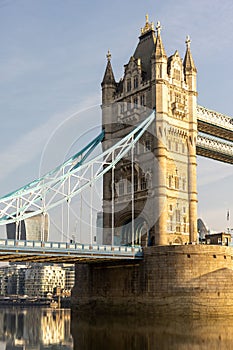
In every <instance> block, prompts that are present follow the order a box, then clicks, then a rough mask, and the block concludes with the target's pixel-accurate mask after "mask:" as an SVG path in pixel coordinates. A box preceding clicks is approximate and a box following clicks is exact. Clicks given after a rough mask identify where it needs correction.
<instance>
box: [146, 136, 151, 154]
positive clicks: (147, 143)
mask: <svg viewBox="0 0 233 350" xmlns="http://www.w3.org/2000/svg"><path fill="white" fill-rule="evenodd" d="M148 151H151V140H149V139H146V141H145V152H148Z"/></svg>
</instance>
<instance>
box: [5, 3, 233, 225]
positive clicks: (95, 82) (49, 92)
mask: <svg viewBox="0 0 233 350" xmlns="http://www.w3.org/2000/svg"><path fill="white" fill-rule="evenodd" d="M146 13H148V14H149V18H150V20H151V21H154V22H155V23H156V22H157V21H158V20H160V22H161V25H162V27H163V28H162V39H163V42H164V46H165V49H166V53H167V55H171V54H173V53H174V51H175V50H176V49H177V50H178V51H179V53H180V55H181V57H184V52H185V38H186V35H187V34H189V35H190V37H191V41H192V42H191V50H192V54H193V57H194V60H195V64H196V66H197V69H198V93H199V97H198V103H199V104H201V105H203V106H206V107H208V108H210V109H214V110H217V111H219V112H222V113H225V114H228V115H231V116H233V104H232V86H231V82H232V79H233V70H232V59H233V45H232V42H233V31H232V27H233V3H232V0H224V1H222V0H221V1H220V0H196V1H193V0H177V1H171V0H167V1H163V2H161V1H155V0H153V1H152V0H147V1H138V0H127V1H122V0H117V1H109V0H108V1H106V0H99V1H85V0H0V47H1V49H0V121H1V138H0V149H1V151H0V164H1V172H0V195H3V194H5V193H7V192H9V191H12V190H13V189H16V188H18V187H19V186H21V185H24V184H25V183H27V182H29V181H31V180H32V179H34V178H36V177H38V175H39V173H40V172H43V170H44V171H46V170H49V169H50V168H51V167H53V166H54V165H55V164H56V163H60V162H61V161H62V160H63V159H64V157H65V156H66V155H67V154H68V153H69V152H70V147H71V145H72V144H73V143H75V142H76V144H78V143H77V140H78V139H79V137H80V136H82V134H83V133H84V132H85V130H90V129H93V130H94V131H95V130H96V126H97V125H98V123H99V116H98V113H97V116H96V120H95V117H93V113H89V112H85V111H86V109H87V108H90V107H93V106H96V105H98V104H100V102H101V88H100V83H101V80H102V77H103V74H104V70H105V65H106V53H107V50H108V49H110V50H111V53H112V65H113V68H114V73H115V77H116V79H119V78H120V77H121V76H122V73H123V65H124V64H126V63H127V62H128V60H129V58H130V56H131V55H132V54H133V52H134V49H135V47H136V45H137V41H138V36H139V35H140V28H141V27H143V26H144V23H145V14H146ZM93 108H96V107H93ZM86 115H88V116H89V117H88V118H86V117H85V116H86ZM75 122H77V124H74V123H75ZM77 125H78V126H77ZM93 130H92V131H93ZM94 131H93V133H94ZM232 183H233V167H232V166H230V165H225V164H221V163H218V162H215V161H210V160H207V159H204V158H198V191H199V215H200V216H201V217H202V218H203V220H204V221H205V222H206V223H207V225H208V226H209V227H210V228H213V229H215V230H224V229H225V228H226V224H227V223H226V211H227V209H228V208H229V209H230V210H231V213H232V214H231V227H233V185H232Z"/></svg>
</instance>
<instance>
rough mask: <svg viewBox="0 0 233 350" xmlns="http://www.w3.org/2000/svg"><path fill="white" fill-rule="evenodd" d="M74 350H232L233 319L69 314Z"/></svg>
mask: <svg viewBox="0 0 233 350" xmlns="http://www.w3.org/2000/svg"><path fill="white" fill-rule="evenodd" d="M71 327H72V335H73V339H74V350H94V349H96V350H97V349H98V350H99V349H101V350H131V349H133V350H157V349H158V350H170V349H171V350H189V349H190V350H191V349H192V350H196V349H201V350H202V349H203V350H204V349H205V350H206V349H208V350H209V349H211V350H232V349H233V319H217V320H216V319H201V320H200V319H199V320H197V319H169V320H168V319H167V320H163V319H161V318H160V319H158V318H157V319H150V318H147V317H145V316H144V317H142V316H140V315H139V316H138V317H137V318H135V317H128V318H125V317H122V318H116V317H114V318H110V317H102V318H92V319H84V318H83V317H82V318H78V317H75V316H74V315H72V324H71Z"/></svg>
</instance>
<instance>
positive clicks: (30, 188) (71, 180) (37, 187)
mask: <svg viewBox="0 0 233 350" xmlns="http://www.w3.org/2000/svg"><path fill="white" fill-rule="evenodd" d="M154 119H155V112H153V113H152V114H150V116H149V117H147V118H146V119H145V120H144V121H143V122H142V123H140V124H139V125H138V126H137V127H136V128H135V129H134V130H133V131H131V132H130V133H129V134H128V135H127V136H126V137H124V138H123V139H121V140H120V141H118V142H117V143H116V144H115V145H113V146H112V147H111V148H109V149H108V150H106V151H105V152H103V153H101V154H100V155H98V156H97V157H95V158H93V159H92V160H90V161H86V160H87V157H88V156H89V155H90V153H91V152H92V150H93V149H94V148H95V147H96V146H97V145H98V144H99V143H100V142H101V141H102V140H103V137H104V133H103V132H102V133H101V134H100V135H99V136H97V137H96V138H95V139H94V140H93V141H92V142H90V143H89V144H88V145H87V146H86V147H85V148H84V149H82V150H81V151H80V152H78V153H77V154H76V155H74V156H73V157H71V158H70V159H69V160H67V161H66V162H65V163H63V164H62V165H61V166H59V167H57V168H56V169H54V170H52V171H51V172H49V173H48V174H46V175H45V176H43V177H41V178H39V179H37V180H35V181H33V182H31V183H29V184H28V185H26V186H24V187H22V188H20V189H19V190H17V191H15V192H12V193H10V194H8V195H6V196H4V197H2V198H0V225H5V224H9V223H19V222H20V221H22V220H25V219H27V218H30V217H33V216H36V215H39V214H44V215H45V214H46V213H47V212H48V211H49V210H51V209H53V208H55V207H57V206H59V205H61V204H62V203H64V202H67V203H70V201H71V200H72V198H73V197H74V196H76V195H77V194H79V193H81V192H82V191H84V190H85V189H87V188H88V187H92V186H93V184H94V183H95V182H96V181H98V180H99V179H100V178H102V177H103V175H104V174H105V173H107V172H108V171H109V170H111V169H114V167H115V165H116V164H117V163H118V162H119V161H120V160H121V159H122V158H123V157H124V156H125V155H126V154H127V153H128V152H129V151H130V150H131V149H132V148H133V147H134V145H135V143H136V142H137V141H138V140H139V139H140V137H141V136H142V135H143V133H144V132H145V131H146V129H147V128H148V127H149V125H150V124H151V123H152V121H153V120H154ZM85 161H86V162H85Z"/></svg>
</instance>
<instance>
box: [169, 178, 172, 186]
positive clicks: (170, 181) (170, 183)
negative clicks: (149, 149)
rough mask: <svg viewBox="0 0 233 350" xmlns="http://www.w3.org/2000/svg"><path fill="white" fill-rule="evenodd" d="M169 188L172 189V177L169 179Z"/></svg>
mask: <svg viewBox="0 0 233 350" xmlns="http://www.w3.org/2000/svg"><path fill="white" fill-rule="evenodd" d="M168 187H172V175H169V177H168Z"/></svg>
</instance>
